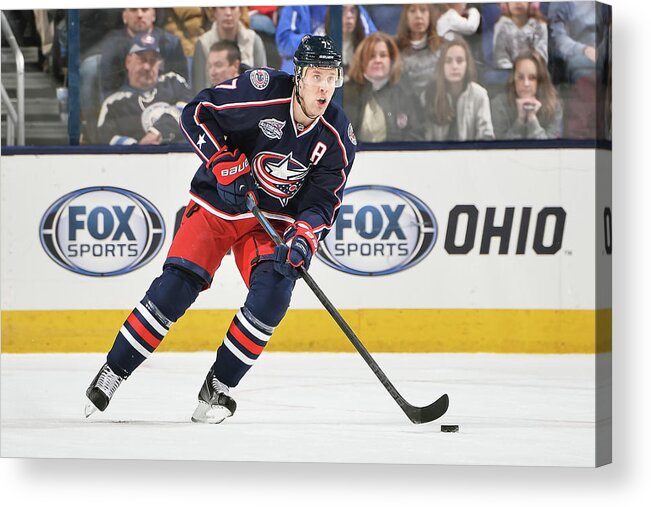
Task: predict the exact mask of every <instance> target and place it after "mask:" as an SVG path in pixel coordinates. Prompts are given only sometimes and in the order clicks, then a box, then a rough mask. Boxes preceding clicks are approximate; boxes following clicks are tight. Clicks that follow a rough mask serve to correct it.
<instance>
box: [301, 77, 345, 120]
mask: <svg viewBox="0 0 651 507" xmlns="http://www.w3.org/2000/svg"><path fill="white" fill-rule="evenodd" d="M300 82H301V102H302V104H303V107H304V108H305V111H306V112H307V113H308V114H309V115H310V116H317V115H321V114H323V113H325V110H326V109H327V108H328V105H329V104H330V101H331V100H332V96H333V95H334V93H335V86H336V82H337V69H329V68H323V67H310V68H308V69H307V71H306V72H305V77H304V78H303V79H301V81H300Z"/></svg>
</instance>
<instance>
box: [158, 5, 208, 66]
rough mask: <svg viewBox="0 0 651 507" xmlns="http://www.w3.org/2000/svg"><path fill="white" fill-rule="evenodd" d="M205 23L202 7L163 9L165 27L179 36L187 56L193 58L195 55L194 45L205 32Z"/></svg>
mask: <svg viewBox="0 0 651 507" xmlns="http://www.w3.org/2000/svg"><path fill="white" fill-rule="evenodd" d="M203 25H204V13H203V9H202V8H201V7H170V8H168V9H163V27H164V28H165V30H166V31H167V32H169V33H171V34H173V35H176V36H177V37H178V38H179V40H180V41H181V46H183V54H184V55H185V56H186V58H192V55H194V46H195V44H196V43H197V40H198V39H199V37H200V36H201V35H203V33H204V32H205V30H204V26H203Z"/></svg>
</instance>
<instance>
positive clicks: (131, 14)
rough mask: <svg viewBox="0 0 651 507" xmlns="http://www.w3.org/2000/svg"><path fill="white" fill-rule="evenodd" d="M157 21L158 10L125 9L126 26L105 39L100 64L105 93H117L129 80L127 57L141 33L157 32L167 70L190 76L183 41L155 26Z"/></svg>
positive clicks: (123, 11) (155, 34) (103, 92)
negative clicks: (135, 37)
mask: <svg viewBox="0 0 651 507" xmlns="http://www.w3.org/2000/svg"><path fill="white" fill-rule="evenodd" d="M155 21H156V9H153V8H139V9H123V10H122V22H123V23H124V27H123V28H120V29H117V30H113V31H111V32H109V33H108V35H107V36H106V37H105V38H104V40H103V41H102V61H101V64H100V79H101V86H102V96H107V95H109V94H111V93H113V92H114V91H116V90H117V89H118V88H120V86H122V85H123V84H124V83H125V81H126V77H127V76H126V69H125V68H124V59H125V57H126V56H127V54H128V53H129V48H130V47H131V45H132V39H133V37H134V36H135V35H136V34H137V33H141V32H145V33H149V34H151V35H153V36H154V37H155V38H156V40H157V41H158V45H159V49H160V54H161V58H162V61H163V62H164V63H165V69H164V71H165V72H175V73H177V74H179V75H181V76H183V78H184V79H187V77H188V66H187V62H186V60H185V55H184V54H183V47H182V46H181V41H180V40H179V39H178V37H176V36H175V35H172V34H171V33H168V32H166V31H165V30H163V29H162V28H159V27H157V26H154V22H155Z"/></svg>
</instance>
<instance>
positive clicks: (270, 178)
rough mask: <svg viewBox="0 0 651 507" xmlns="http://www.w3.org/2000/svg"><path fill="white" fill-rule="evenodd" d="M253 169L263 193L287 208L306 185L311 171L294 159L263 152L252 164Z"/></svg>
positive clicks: (288, 156) (289, 156)
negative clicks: (304, 184)
mask: <svg viewBox="0 0 651 507" xmlns="http://www.w3.org/2000/svg"><path fill="white" fill-rule="evenodd" d="M251 168H252V169H253V174H254V175H255V180H256V181H257V182H258V187H259V189H260V190H261V191H263V192H265V193H266V194H268V195H270V196H271V197H275V198H276V199H278V200H279V201H280V203H281V204H282V205H283V206H285V205H287V202H288V201H289V200H290V199H291V198H292V197H294V196H295V195H296V194H297V193H298V191H299V190H300V189H301V187H302V186H303V183H305V177H306V176H307V173H308V171H309V169H308V168H307V167H305V166H304V165H303V164H301V163H300V162H299V161H298V160H296V159H294V157H292V154H291V153H290V154H289V155H284V154H282V153H274V152H270V151H263V152H261V153H258V154H257V155H256V156H255V158H254V159H253V161H252V162H251Z"/></svg>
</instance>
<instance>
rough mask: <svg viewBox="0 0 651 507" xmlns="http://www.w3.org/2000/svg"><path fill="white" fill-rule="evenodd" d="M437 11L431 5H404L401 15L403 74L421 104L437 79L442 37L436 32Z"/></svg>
mask: <svg viewBox="0 0 651 507" xmlns="http://www.w3.org/2000/svg"><path fill="white" fill-rule="evenodd" d="M437 18H438V11H437V10H436V8H435V6H434V5H432V4H411V5H405V6H404V7H403V8H402V12H401V14H400V22H399V23H398V35H397V37H396V42H397V45H398V49H399V50H400V61H401V73H402V76H403V79H404V80H405V82H408V83H409V85H410V87H411V88H412V89H413V90H414V93H415V94H416V95H417V96H418V98H419V99H420V101H421V104H422V105H425V90H426V89H427V87H428V86H429V85H430V84H431V83H433V82H434V79H435V76H436V64H437V62H438V59H439V56H440V52H439V48H440V45H441V38H440V37H439V36H438V34H437V33H436V20H437Z"/></svg>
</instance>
